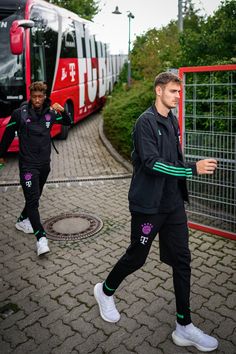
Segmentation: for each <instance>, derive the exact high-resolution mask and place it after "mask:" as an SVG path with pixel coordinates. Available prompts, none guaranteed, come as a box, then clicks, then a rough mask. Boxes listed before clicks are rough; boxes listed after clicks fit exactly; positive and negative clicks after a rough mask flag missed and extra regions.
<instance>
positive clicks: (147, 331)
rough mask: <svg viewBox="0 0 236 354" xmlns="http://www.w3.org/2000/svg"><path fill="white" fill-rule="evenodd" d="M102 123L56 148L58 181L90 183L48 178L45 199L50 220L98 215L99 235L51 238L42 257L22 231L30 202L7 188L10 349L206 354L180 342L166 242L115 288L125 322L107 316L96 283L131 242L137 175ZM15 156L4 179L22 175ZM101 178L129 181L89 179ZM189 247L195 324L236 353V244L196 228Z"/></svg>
mask: <svg viewBox="0 0 236 354" xmlns="http://www.w3.org/2000/svg"><path fill="white" fill-rule="evenodd" d="M99 121H100V117H99V115H94V116H92V117H91V118H89V119H87V120H86V121H84V122H82V123H80V124H78V125H77V126H76V127H74V128H73V130H72V131H71V132H70V136H69V140H68V141H58V142H56V144H57V147H58V148H59V150H60V155H56V154H54V153H53V163H52V164H53V171H52V173H51V175H50V179H51V180H54V181H56V180H64V179H72V180H75V179H76V178H78V177H81V180H80V181H78V182H74V181H72V182H69V181H68V182H63V183H50V184H47V185H46V187H45V189H44V192H43V195H42V199H41V203H40V211H41V217H42V220H47V219H48V218H51V217H53V216H55V215H59V214H61V213H63V212H69V213H78V212H80V211H83V212H88V213H91V214H95V215H97V216H98V217H100V218H101V219H102V220H103V223H104V225H103V228H102V230H101V231H100V232H99V233H97V234H96V235H94V236H93V237H90V238H88V239H84V240H80V241H77V242H69V241H67V242H62V241H50V248H51V253H50V254H48V255H47V256H45V257H43V258H37V256H36V254H35V240H34V238H33V237H32V235H26V234H23V233H21V232H19V231H17V230H16V229H15V228H14V221H15V219H16V217H17V216H18V214H19V211H20V209H21V207H22V203H23V197H22V191H21V188H20V187H19V186H17V185H16V186H5V187H3V186H2V187H1V188H0V190H1V191H0V192H1V201H2V202H1V205H0V208H1V209H0V212H1V216H2V218H1V248H0V269H1V270H0V275H1V282H0V288H1V291H0V304H1V305H0V307H1V308H3V306H4V305H6V304H9V303H12V304H15V305H16V306H17V308H18V311H17V312H15V313H12V314H11V313H5V314H6V317H4V315H1V316H0V353H1V354H7V353H19V354H26V353H33V354H36V353H40V354H47V353H50V354H60V353H63V354H70V353H71V354H76V353H80V354H87V353H96V354H100V353H101V354H102V353H109V354H110V353H111V354H126V353H140V354H143V353H150V354H152V353H155V354H162V353H164V354H175V353H176V354H187V353H197V350H195V349H194V348H179V347H177V346H175V345H174V344H173V343H172V341H171V331H172V329H173V326H174V321H175V302H174V294H173V287H172V277H171V269H170V268H169V267H168V266H166V265H165V264H162V263H160V261H159V247H158V242H157V241H156V242H154V244H153V247H152V250H151V253H150V255H149V258H148V261H147V263H146V265H145V266H144V267H143V268H142V269H141V270H139V271H138V272H136V273H135V274H133V275H130V276H129V277H128V278H127V279H126V280H125V281H124V282H123V283H122V285H121V286H120V288H119V290H118V291H117V293H116V302H117V307H118V309H119V310H120V311H121V314H122V316H121V320H120V321H119V322H118V323H117V324H109V323H106V322H104V321H103V320H102V319H101V318H100V316H99V314H98V306H97V305H96V303H95V300H94V297H93V286H94V285H95V284H96V282H98V281H101V280H102V279H104V277H106V275H107V273H108V271H109V270H110V269H111V267H112V266H113V265H114V263H115V261H116V259H117V258H118V257H119V256H120V255H121V254H122V253H123V251H124V250H125V248H126V247H127V245H128V241H129V227H130V225H129V220H130V216H129V213H128V203H127V191H128V188H129V182H130V180H129V178H127V175H126V174H127V173H128V171H127V170H126V168H125V167H124V166H123V165H120V164H119V163H117V162H116V161H115V160H114V159H113V158H112V157H111V155H110V154H109V153H108V152H107V150H106V149H105V148H104V146H103V145H102V144H101V142H100V140H99V138H98V133H97V132H98V125H99ZM90 142H91V143H90ZM70 144H71V145H70ZM62 155H63V157H62ZM8 161H9V163H8V165H7V166H6V168H5V169H4V170H2V172H1V173H2V176H1V181H8V182H9V183H10V182H12V181H16V180H17V174H18V172H17V166H16V165H17V159H16V158H15V157H10V158H9V160H8ZM70 171H71V172H70ZM101 175H103V176H105V175H115V176H120V175H123V178H122V177H121V178H114V179H111V180H106V179H99V180H96V179H94V180H83V179H82V177H88V176H93V177H96V176H101ZM190 245H191V250H192V259H193V261H192V267H193V271H192V301H191V302H192V311H193V313H194V314H193V318H194V322H195V323H196V325H199V326H201V328H202V329H204V330H206V331H207V332H208V333H212V334H213V335H215V336H217V337H218V339H219V341H220V347H219V349H218V350H217V351H215V352H212V353H220V354H221V353H222V354H223V353H224V354H234V353H235V352H236V350H235V344H236V343H235V338H236V336H235V317H236V316H235V295H234V291H235V283H236V279H235V260H234V259H235V257H234V256H235V243H234V242H233V241H231V240H226V239H223V238H220V237H215V236H212V235H208V234H204V233H202V232H199V231H193V230H192V231H191V233H190Z"/></svg>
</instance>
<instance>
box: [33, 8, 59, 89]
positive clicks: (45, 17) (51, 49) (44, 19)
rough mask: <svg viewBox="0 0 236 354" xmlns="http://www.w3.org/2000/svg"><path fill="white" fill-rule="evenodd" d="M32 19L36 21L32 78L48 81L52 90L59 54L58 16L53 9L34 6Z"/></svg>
mask: <svg viewBox="0 0 236 354" xmlns="http://www.w3.org/2000/svg"><path fill="white" fill-rule="evenodd" d="M31 19H32V20H33V21H34V22H35V26H34V27H33V28H32V29H31V80H32V81H35V80H42V81H46V82H47V85H48V90H49V92H50V91H51V88H52V82H53V78H54V73H55V65H56V56H57V40H58V17H57V14H56V12H55V11H53V10H50V9H48V8H47V9H45V8H41V7H40V6H34V7H33V8H32V10H31Z"/></svg>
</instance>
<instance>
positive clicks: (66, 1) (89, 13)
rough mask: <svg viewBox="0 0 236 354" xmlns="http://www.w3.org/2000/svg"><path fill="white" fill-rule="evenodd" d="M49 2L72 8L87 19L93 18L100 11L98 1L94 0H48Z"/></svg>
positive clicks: (71, 9)
mask: <svg viewBox="0 0 236 354" xmlns="http://www.w3.org/2000/svg"><path fill="white" fill-rule="evenodd" d="M47 1H48V2H50V3H52V4H55V5H58V6H61V7H63V8H64V9H67V10H70V11H72V12H74V13H76V14H77V15H79V16H80V17H82V18H85V19H86V20H92V19H93V17H94V16H95V15H96V14H97V13H98V12H99V5H98V1H94V0H79V1H78V0H47Z"/></svg>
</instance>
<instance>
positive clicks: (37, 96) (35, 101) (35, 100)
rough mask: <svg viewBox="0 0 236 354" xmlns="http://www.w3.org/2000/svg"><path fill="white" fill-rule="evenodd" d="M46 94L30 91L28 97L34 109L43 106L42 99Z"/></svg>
mask: <svg viewBox="0 0 236 354" xmlns="http://www.w3.org/2000/svg"><path fill="white" fill-rule="evenodd" d="M45 98H46V96H45V94H44V93H43V92H41V91H32V92H31V95H30V99H31V102H32V106H33V108H35V109H40V108H41V107H42V106H43V103H44V100H45Z"/></svg>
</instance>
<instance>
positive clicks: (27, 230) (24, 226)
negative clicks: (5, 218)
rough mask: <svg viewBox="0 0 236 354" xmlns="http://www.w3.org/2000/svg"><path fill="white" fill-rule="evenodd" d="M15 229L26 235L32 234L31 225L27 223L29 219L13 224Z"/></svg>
mask: <svg viewBox="0 0 236 354" xmlns="http://www.w3.org/2000/svg"><path fill="white" fill-rule="evenodd" d="M15 227H16V228H17V230H20V231H23V232H24V233H26V234H33V233H34V230H33V228H32V225H31V223H30V221H29V219H28V218H27V219H24V220H22V221H17V223H16V224H15Z"/></svg>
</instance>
